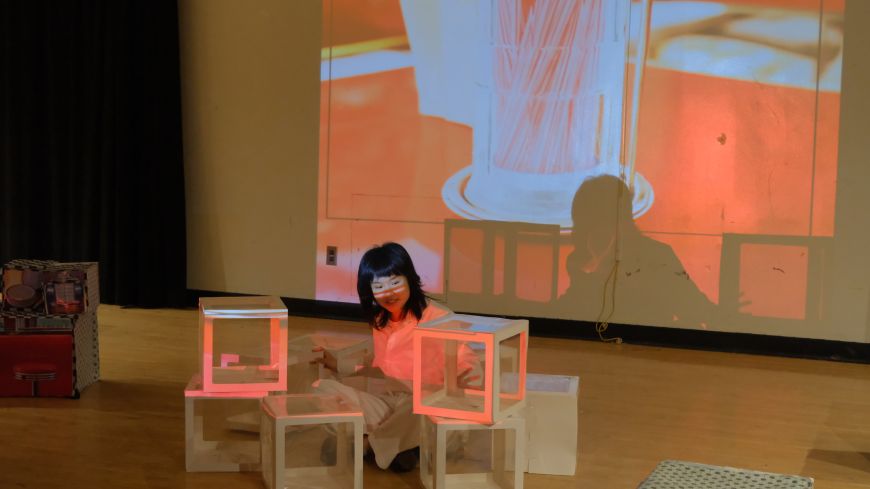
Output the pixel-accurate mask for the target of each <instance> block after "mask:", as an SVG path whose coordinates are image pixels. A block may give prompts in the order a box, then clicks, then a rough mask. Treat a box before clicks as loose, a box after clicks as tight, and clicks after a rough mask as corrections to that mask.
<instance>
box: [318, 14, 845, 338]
mask: <svg viewBox="0 0 870 489" xmlns="http://www.w3.org/2000/svg"><path fill="white" fill-rule="evenodd" d="M843 15H844V3H843V1H842V0H839V1H837V0H723V1H701V0H699V1H673V0H656V1H649V0H635V1H630V0H619V1H604V0H441V1H434V0H425V1H423V0H407V1H405V0H402V1H400V0H327V1H324V15H323V19H324V26H323V50H322V65H321V80H322V83H321V107H322V111H321V145H320V155H321V162H320V181H319V189H318V196H319V207H318V209H319V210H318V212H319V218H318V223H319V228H318V250H319V253H320V255H319V256H318V262H317V299H320V300H335V301H344V302H355V301H356V292H355V273H356V266H357V263H358V258H359V257H360V256H361V255H362V253H364V252H365V251H366V250H367V249H368V248H369V247H371V246H372V245H374V244H376V243H382V242H384V241H397V242H400V243H402V244H403V245H405V247H406V248H407V249H408V250H409V252H410V253H411V254H412V256H413V257H414V261H415V263H416V264H418V267H419V268H420V269H421V270H420V272H421V276H422V278H423V282H424V286H425V288H426V290H427V291H429V292H431V293H433V294H435V295H436V297H438V298H441V299H444V300H446V301H447V302H448V304H449V305H450V306H451V307H452V308H454V309H456V310H461V311H467V312H480V313H493V314H523V315H535V316H544V317H560V318H571V319H580V320H587V321H595V320H601V319H608V320H610V321H613V322H630V323H635V324H650V325H660V326H677V327H708V328H711V329H723V330H740V331H758V332H766V333H777V334H778V332H784V331H788V333H789V335H801V334H804V333H805V331H803V330H801V328H802V327H804V329H806V327H809V325H811V324H813V323H814V322H817V321H818V319H819V318H820V317H821V316H822V315H823V314H824V307H823V304H824V300H823V299H824V298H823V295H824V289H823V287H822V286H821V284H823V283H824V280H823V274H824V266H823V263H824V256H825V254H826V252H827V250H828V248H829V241H830V240H831V239H832V238H833V236H834V226H833V223H834V202H835V189H836V162H837V134H838V117H839V89H840V73H841V65H842V46H843V29H842V26H843ZM328 246H335V247H336V248H337V250H338V253H337V264H336V265H326V264H325V263H326V260H325V258H326V256H325V255H326V248H327V247H328ZM617 261H618V265H616V263H617ZM820 264H821V265H820ZM783 297H786V298H785V299H784V298H783ZM796 324H797V325H796Z"/></svg>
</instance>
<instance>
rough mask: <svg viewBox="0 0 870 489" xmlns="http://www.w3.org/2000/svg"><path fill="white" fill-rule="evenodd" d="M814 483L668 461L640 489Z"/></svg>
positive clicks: (794, 487) (796, 488)
mask: <svg viewBox="0 0 870 489" xmlns="http://www.w3.org/2000/svg"><path fill="white" fill-rule="evenodd" d="M812 487H813V480H812V479H810V478H808V477H800V476H797V475H783V474H774V473H770V472H757V471H754V470H744V469H735V468H731V467H719V466H716V465H704V464H697V463H692V462H681V461H678V460H665V461H664V462H661V463H659V465H658V466H657V467H656V469H655V470H654V471H653V472H652V474H650V476H649V477H647V479H646V480H645V481H644V482H643V483H642V484H641V485H640V486H638V489H812Z"/></svg>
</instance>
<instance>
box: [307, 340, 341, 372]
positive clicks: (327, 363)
mask: <svg viewBox="0 0 870 489" xmlns="http://www.w3.org/2000/svg"><path fill="white" fill-rule="evenodd" d="M311 351H312V352H314V353H318V352H323V356H322V357H320V358H316V359H314V360H312V361H311V363H319V364H321V365H323V366H324V367H326V368H328V369H329V370H332V371H333V372H338V360H336V359H335V356H334V355H333V354H332V353H330V351H329V350H327V349H325V348H323V347H322V346H315V347H314V348H312V349H311Z"/></svg>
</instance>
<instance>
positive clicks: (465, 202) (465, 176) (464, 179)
mask: <svg viewBox="0 0 870 489" xmlns="http://www.w3.org/2000/svg"><path fill="white" fill-rule="evenodd" d="M470 179H471V166H470V165H469V166H467V167H465V168H463V169H461V170H459V171H458V172H456V173H455V174H453V176H451V177H450V178H448V179H447V181H446V182H444V187H442V189H441V197H442V198H443V199H444V203H445V204H446V205H447V207H448V208H449V209H450V210H451V211H453V212H455V213H456V214H458V215H459V216H461V217H464V218H466V219H476V220H487V221H509V222H516V221H522V222H532V223H537V224H558V225H559V226H560V227H562V228H563V229H566V230H567V229H571V227H572V223H571V200H572V199H573V195H571V196H566V198H565V199H564V200H565V205H564V209H565V210H564V212H559V213H553V212H549V213H546V212H543V211H542V209H540V205H539V204H538V203H537V202H534V201H532V200H529V199H525V200H526V201H525V202H523V201H520V202H517V200H516V199H517V198H520V199H522V197H521V196H517V195H512V196H511V197H510V198H511V204H512V207H517V206H520V207H522V208H524V209H527V212H524V213H523V215H517V212H516V211H508V210H506V209H503V208H499V207H495V206H493V205H491V204H490V205H481V204H479V203H477V202H474V201H473V199H470V198H468V195H467V193H466V188H467V186H468V182H469V180H470ZM654 200H655V193H654V192H653V188H652V185H650V183H649V182H648V181H647V179H646V178H644V177H643V175H641V174H640V173H635V174H634V199H633V200H632V214H633V217H634V218H635V219H637V218H638V217H640V216H642V215H644V214H645V213H646V212H647V211H648V210H649V209H650V207H652V204H653V201H654Z"/></svg>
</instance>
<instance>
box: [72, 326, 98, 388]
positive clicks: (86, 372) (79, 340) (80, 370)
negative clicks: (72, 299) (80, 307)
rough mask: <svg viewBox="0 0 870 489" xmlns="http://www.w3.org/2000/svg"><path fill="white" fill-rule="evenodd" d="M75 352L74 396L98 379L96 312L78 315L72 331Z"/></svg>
mask: <svg viewBox="0 0 870 489" xmlns="http://www.w3.org/2000/svg"><path fill="white" fill-rule="evenodd" d="M73 341H74V343H75V352H74V354H73V355H74V358H73V362H75V384H76V385H75V387H76V397H78V394H79V393H81V391H83V390H84V389H85V387H87V386H89V385H91V384H93V383H94V382H96V381H98V380H100V335H99V330H98V326H97V314H96V313H95V312H87V313H85V314H82V315H80V316H79V317H78V321H76V325H75V330H74V333H73Z"/></svg>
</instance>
